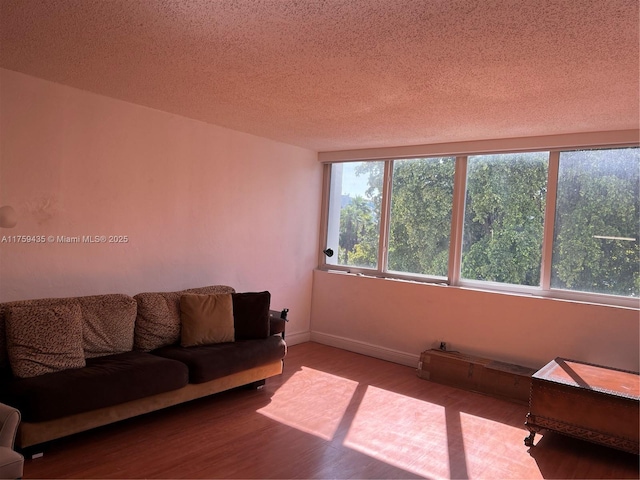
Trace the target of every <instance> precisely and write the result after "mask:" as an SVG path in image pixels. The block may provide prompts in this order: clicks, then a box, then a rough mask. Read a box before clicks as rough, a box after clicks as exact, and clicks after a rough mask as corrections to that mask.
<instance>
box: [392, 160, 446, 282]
mask: <svg viewBox="0 0 640 480" xmlns="http://www.w3.org/2000/svg"><path fill="white" fill-rule="evenodd" d="M454 171H455V158H451V157H450V158H418V159H413V160H397V161H395V162H393V187H392V192H391V215H390V225H389V258H388V265H387V267H388V269H389V271H392V272H409V273H416V274H421V275H429V276H433V277H446V276H447V268H448V265H449V240H450V230H451V210H452V207H453V175H454Z"/></svg>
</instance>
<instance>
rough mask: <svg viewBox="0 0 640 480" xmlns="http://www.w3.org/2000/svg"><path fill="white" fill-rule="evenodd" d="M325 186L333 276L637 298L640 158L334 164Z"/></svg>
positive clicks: (554, 155)
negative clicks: (343, 272)
mask: <svg viewBox="0 0 640 480" xmlns="http://www.w3.org/2000/svg"><path fill="white" fill-rule="evenodd" d="M328 184H329V190H328V192H327V193H328V198H329V202H328V215H327V219H328V222H327V226H326V234H327V238H326V239H327V243H326V247H325V248H328V249H331V250H332V251H333V252H334V255H333V256H326V257H325V265H327V267H330V268H334V267H335V268H337V269H341V270H347V271H354V272H358V273H367V274H371V275H377V276H387V277H396V278H407V279H419V280H425V281H435V282H443V281H444V282H446V283H449V284H451V285H467V284H468V285H473V286H479V287H480V288H489V289H493V288H498V289H500V290H513V291H528V292H531V293H535V292H538V293H539V294H542V295H548V294H550V295H553V296H560V297H563V296H564V297H566V296H567V295H569V297H570V298H572V297H571V295H573V296H574V297H575V296H576V295H578V296H580V295H582V297H580V298H581V299H587V300H588V299H590V298H594V295H595V296H598V299H597V300H598V301H603V299H602V298H601V297H602V295H607V297H606V298H605V299H604V301H611V302H612V303H614V304H615V303H619V302H620V301H622V300H620V301H618V300H616V298H617V299H622V298H637V297H639V296H640V217H639V215H640V149H638V148H636V147H633V148H609V149H592V150H579V151H559V150H555V151H554V150H552V151H541V152H540V151H538V152H535V151H534V152H522V153H517V152H514V153H500V154H479V155H469V156H457V157H454V156H451V157H426V158H409V159H406V158H405V159H391V160H385V161H365V162H362V161H360V162H352V163H332V164H331V166H330V182H329V183H328ZM563 292H565V293H563ZM607 299H609V300H607ZM622 304H625V303H624V301H623V302H622ZM634 305H635V303H634Z"/></svg>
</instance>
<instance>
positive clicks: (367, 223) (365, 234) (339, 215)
mask: <svg viewBox="0 0 640 480" xmlns="http://www.w3.org/2000/svg"><path fill="white" fill-rule="evenodd" d="M383 170H384V162H353V163H336V164H333V165H332V166H331V197H330V199H329V229H328V234H327V248H328V249H330V250H331V251H332V252H333V254H332V255H331V256H330V257H327V263H328V264H331V265H344V266H353V267H364V268H377V266H378V245H379V238H380V202H381V198H382V177H383Z"/></svg>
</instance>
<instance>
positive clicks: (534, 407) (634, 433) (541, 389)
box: [524, 358, 640, 454]
mask: <svg viewBox="0 0 640 480" xmlns="http://www.w3.org/2000/svg"><path fill="white" fill-rule="evenodd" d="M639 412H640V377H639V376H638V373H637V372H630V371H627V370H619V369H614V368H608V367H603V366H600V365H593V364H589V363H585V362H578V361H575V360H568V359H564V358H556V359H555V360H552V361H551V362H549V363H548V364H547V365H545V366H544V367H543V368H541V369H540V370H538V371H537V372H536V373H535V374H534V375H533V377H532V379H531V395H530V398H529V413H528V414H527V420H526V422H525V425H526V427H527V428H528V429H529V431H530V434H529V436H528V437H526V438H525V440H524V443H525V445H527V446H533V439H534V437H535V434H536V433H537V432H539V431H541V430H543V429H545V430H553V431H556V432H559V433H562V434H565V435H570V436H573V437H577V438H581V439H584V440H588V441H591V442H595V443H599V444H602V445H607V446H609V447H614V448H617V449H620V450H624V451H627V452H631V453H635V454H638V453H639V452H638V450H639V438H638V437H639V430H640V416H639Z"/></svg>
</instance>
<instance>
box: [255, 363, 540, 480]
mask: <svg viewBox="0 0 640 480" xmlns="http://www.w3.org/2000/svg"><path fill="white" fill-rule="evenodd" d="M498 408H499V406H498ZM464 410H471V411H473V405H471V406H469V403H467V404H466V406H465V407H464ZM258 413H260V414H262V415H265V416H266V417H269V418H270V419H272V420H275V421H278V422H280V423H282V424H285V425H287V426H290V427H293V428H296V429H298V430H301V431H303V432H306V433H310V434H312V435H315V436H317V437H320V438H322V439H324V440H326V441H329V442H339V443H341V444H343V445H344V446H346V447H348V448H350V449H352V450H354V451H356V452H359V453H361V454H364V455H367V456H369V457H371V458H373V459H376V460H378V461H381V462H384V463H387V464H389V465H392V466H394V467H397V468H399V469H402V470H404V471H405V472H410V473H413V474H415V475H419V476H423V477H427V478H542V476H541V475H534V476H532V472H537V473H539V470H538V469H537V468H536V465H535V460H534V459H533V458H532V457H531V456H530V455H529V454H528V453H527V449H526V448H525V447H524V445H523V439H524V437H525V436H526V432H525V430H524V428H517V427H512V426H510V425H505V424H503V423H500V422H496V421H494V420H491V419H489V418H485V417H482V416H476V415H473V414H472V413H469V411H460V407H456V406H455V405H452V406H447V407H445V406H442V405H440V404H436V403H430V402H427V401H424V400H419V399H416V398H413V397H409V396H405V395H401V394H398V393H395V392H392V391H388V390H384V389H381V388H377V387H373V386H370V385H366V384H359V383H358V382H355V381H353V380H349V379H346V378H342V377H339V376H336V375H331V374H329V373H325V372H322V371H319V370H315V369H312V368H308V367H303V368H302V369H301V370H300V371H298V372H296V373H295V374H294V375H293V376H292V377H291V378H290V379H289V380H288V381H287V382H285V383H284V384H283V385H282V386H281V387H280V388H279V389H278V390H277V391H276V393H275V394H274V395H273V397H272V399H271V403H270V404H269V405H267V406H266V407H263V408H261V409H260V410H258ZM489 439H492V440H494V441H487V440H489ZM495 439H500V441H499V442H496V441H495ZM505 458H509V462H508V463H506V464H505V462H504V459H505ZM469 459H475V461H474V460H471V461H470V460H469ZM478 459H481V461H478ZM505 465H508V467H507V468H508V470H505Z"/></svg>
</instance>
